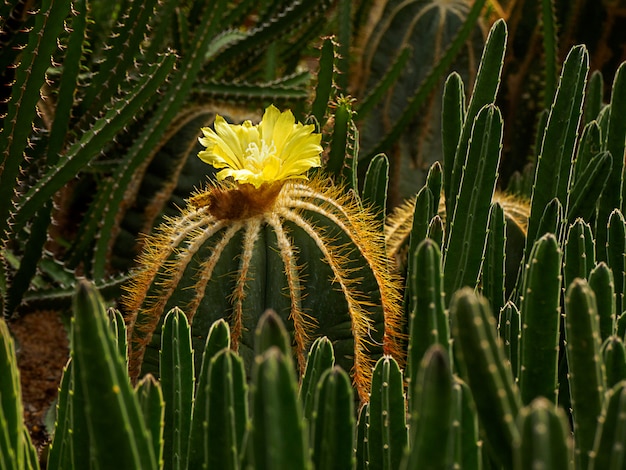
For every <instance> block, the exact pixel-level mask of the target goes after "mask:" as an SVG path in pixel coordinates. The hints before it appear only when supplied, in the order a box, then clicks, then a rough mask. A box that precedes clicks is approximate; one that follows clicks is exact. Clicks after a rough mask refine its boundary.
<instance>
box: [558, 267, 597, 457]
mask: <svg viewBox="0 0 626 470" xmlns="http://www.w3.org/2000/svg"><path fill="white" fill-rule="evenodd" d="M565 339H566V353H567V362H568V367H569V379H570V392H571V400H572V408H573V409H572V415H573V419H574V435H575V436H576V441H575V447H574V452H575V458H576V465H577V468H587V463H588V460H589V452H590V451H591V449H592V447H593V441H594V436H595V433H596V423H597V420H598V418H599V416H600V413H601V411H602V402H603V397H604V393H605V391H606V378H605V372H604V364H603V363H602V356H601V353H600V329H599V326H598V310H597V306H596V300H595V296H594V294H593V291H592V290H591V288H590V287H589V285H588V284H587V281H585V280H583V279H576V280H574V282H572V284H571V285H570V286H569V287H568V289H567V293H566V295H565Z"/></svg>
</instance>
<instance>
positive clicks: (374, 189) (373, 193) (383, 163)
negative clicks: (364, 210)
mask: <svg viewBox="0 0 626 470" xmlns="http://www.w3.org/2000/svg"><path fill="white" fill-rule="evenodd" d="M388 185H389V160H388V159H387V156H386V155H385V154H382V153H381V154H380V155H376V156H375V157H374V158H373V159H372V161H371V162H370V164H369V166H368V168H367V173H365V181H363V191H362V193H361V199H362V200H363V204H365V205H368V206H370V207H372V209H373V212H374V213H375V214H376V215H377V217H378V218H379V220H380V221H381V222H382V223H383V224H384V223H385V213H386V211H387V187H388Z"/></svg>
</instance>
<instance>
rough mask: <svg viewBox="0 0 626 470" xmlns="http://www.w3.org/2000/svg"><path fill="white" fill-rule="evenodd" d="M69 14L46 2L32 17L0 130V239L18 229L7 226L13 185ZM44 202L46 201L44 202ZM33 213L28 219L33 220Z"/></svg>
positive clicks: (63, 6) (67, 6)
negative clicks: (51, 61) (33, 20)
mask: <svg viewBox="0 0 626 470" xmlns="http://www.w3.org/2000/svg"><path fill="white" fill-rule="evenodd" d="M69 12H70V4H69V2H63V1H61V2H59V1H54V0H45V1H43V2H42V4H41V6H40V7H39V13H38V14H37V15H35V22H34V26H33V28H32V30H31V31H30V33H29V39H28V43H27V45H26V47H25V48H24V49H23V50H22V51H21V53H20V60H19V65H18V67H17V69H16V70H15V76H14V79H13V83H12V91H11V97H10V99H9V101H8V103H7V108H6V115H5V116H3V121H2V122H3V126H2V129H1V130H0V149H2V156H1V157H0V168H2V172H0V238H1V239H2V240H4V239H5V237H6V235H7V233H6V232H8V231H9V230H13V231H14V232H17V230H18V227H16V226H13V227H11V225H9V221H10V213H11V209H12V208H13V202H12V201H13V197H14V191H15V189H16V185H15V182H16V181H17V179H18V176H19V174H20V167H21V166H22V164H23V163H24V157H25V155H24V150H25V149H26V146H27V145H28V140H29V136H30V133H31V132H32V123H33V122H34V120H35V116H36V113H37V102H38V101H39V100H40V98H41V95H40V93H39V91H40V89H41V87H42V86H43V85H44V81H45V79H46V72H47V69H48V68H49V67H50V58H51V57H52V56H53V54H54V53H55V51H56V49H57V38H58V37H59V35H60V34H61V32H62V31H63V26H64V22H65V19H66V18H67V16H68V14H69ZM46 199H47V198H46ZM34 213H35V210H33V211H32V213H31V214H29V216H32V215H33V214H34Z"/></svg>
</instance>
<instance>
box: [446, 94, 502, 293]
mask: <svg viewBox="0 0 626 470" xmlns="http://www.w3.org/2000/svg"><path fill="white" fill-rule="evenodd" d="M470 107H471V102H470ZM468 119H469V111H468ZM502 126H503V123H502V116H501V115H500V111H499V110H498V108H496V107H495V106H493V105H487V106H485V107H484V108H482V109H481V110H480V112H479V113H478V115H477V117H476V120H475V122H474V124H473V126H472V137H471V139H470V140H469V141H468V147H467V158H466V159H465V164H464V166H463V168H464V173H463V177H462V178H461V179H460V180H459V189H458V191H457V192H455V193H454V197H457V203H456V206H455V209H454V214H453V216H452V217H450V216H449V214H447V220H448V221H449V222H448V224H447V228H448V238H447V244H446V249H445V254H444V261H443V276H444V291H445V293H446V299H447V300H448V301H449V300H450V297H451V296H452V294H453V293H454V292H455V291H456V290H457V289H459V288H460V287H463V286H471V287H475V286H476V284H477V282H478V279H479V274H480V266H481V263H482V258H483V248H484V246H485V239H486V238H487V225H488V218H489V207H490V205H491V198H492V196H493V192H494V190H495V185H496V179H497V176H498V163H499V161H500V147H501V144H502ZM458 155H459V154H458V153H457V156H458ZM452 178H453V180H454V178H455V176H454V174H453V175H452ZM454 184H455V183H454V181H453V183H452V185H453V187H454Z"/></svg>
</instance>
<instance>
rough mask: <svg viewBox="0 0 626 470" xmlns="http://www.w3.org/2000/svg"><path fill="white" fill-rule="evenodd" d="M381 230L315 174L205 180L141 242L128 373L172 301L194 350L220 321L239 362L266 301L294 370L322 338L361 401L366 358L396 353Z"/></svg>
mask: <svg viewBox="0 0 626 470" xmlns="http://www.w3.org/2000/svg"><path fill="white" fill-rule="evenodd" d="M259 126H260V125H259ZM233 127H235V126H233ZM241 127H245V125H244V126H239V128H241ZM275 133H277V131H275ZM263 145H266V143H263ZM249 148H250V147H249ZM255 149H256V150H258V148H255ZM266 150H267V149H263V151H266ZM267 165H268V164H267V163H266V164H265V166H264V167H263V168H265V169H266V168H267ZM229 171H230V170H229ZM264 171H265V170H264ZM229 176H232V174H229ZM218 178H219V174H218ZM379 227H380V222H378V221H377V220H376V218H375V216H373V215H371V214H369V213H368V212H367V211H365V210H363V209H362V208H361V207H360V205H359V203H358V201H357V200H356V199H355V198H353V197H351V196H350V195H347V194H346V193H345V192H344V191H343V190H342V189H341V188H339V187H336V186H333V185H332V184H330V183H329V182H328V181H327V180H324V179H323V177H317V178H314V179H313V180H311V181H306V182H302V181H299V180H294V179H291V180H286V181H271V182H263V183H262V184H259V185H258V186H257V185H256V184H254V182H253V184H250V183H239V184H232V183H229V182H223V183H218V184H214V185H212V186H209V187H208V188H207V189H206V190H205V191H204V192H200V193H198V194H196V195H195V196H193V197H192V198H191V199H190V200H189V204H188V207H187V208H186V209H184V210H183V212H182V214H181V215H180V216H179V217H178V218H176V219H171V220H169V221H168V222H167V223H166V224H164V225H163V227H162V228H161V229H160V230H159V231H158V233H157V234H156V235H154V236H152V237H151V238H149V239H148V240H147V242H146V248H145V249H144V252H143V254H142V255H141V257H140V259H139V265H140V266H141V269H140V270H138V272H137V273H136V275H135V276H134V278H133V282H132V283H131V284H130V286H129V288H128V291H129V295H128V296H127V299H126V303H125V304H126V309H127V311H128V314H129V323H130V327H131V328H132V334H131V349H132V351H131V355H130V368H131V374H132V375H134V376H137V375H138V374H139V373H140V372H141V373H146V372H152V371H155V370H156V368H157V363H158V355H157V352H158V345H159V342H160V338H159V331H160V325H161V323H162V318H163V316H164V312H167V311H168V310H170V309H171V308H173V307H174V306H178V307H180V308H181V309H183V311H184V312H185V313H186V314H187V316H188V318H189V320H190V323H191V325H192V337H193V341H194V342H195V344H194V347H195V348H196V349H198V350H199V349H200V348H201V345H202V344H203V343H204V338H206V336H207V334H208V331H209V328H210V325H211V324H212V323H213V322H214V321H216V320H217V319H219V318H225V319H227V321H228V322H229V324H230V327H231V345H232V347H233V349H235V350H238V351H239V353H240V354H241V356H242V357H243V358H244V363H246V365H247V368H248V370H249V369H250V366H251V364H252V358H253V356H254V335H253V332H254V330H255V327H256V324H257V322H258V319H259V318H260V316H261V314H262V313H263V312H264V311H265V310H266V309H273V310H275V311H276V312H277V313H278V315H279V316H280V317H281V318H282V320H283V321H284V322H285V324H286V325H287V326H288V329H289V330H290V332H291V334H292V338H293V344H292V345H293V350H294V354H295V356H296V358H297V363H298V365H299V367H300V370H301V372H303V371H304V365H305V361H306V355H307V351H308V349H309V347H310V344H311V342H312V340H313V339H314V338H316V337H320V336H327V337H328V338H329V339H330V340H331V341H332V342H333V346H334V348H335V352H336V357H337V363H338V364H339V365H341V366H342V367H343V368H345V369H346V370H351V371H352V376H353V381H354V383H355V385H356V386H357V388H358V389H359V391H360V393H361V398H365V397H366V395H365V394H366V393H367V388H368V384H369V376H370V375H371V368H372V365H373V363H374V362H373V361H375V359H376V355H380V354H382V353H383V350H384V352H385V353H389V354H392V355H394V356H396V357H397V356H399V345H398V342H397V341H396V340H395V337H396V336H397V335H396V334H395V331H399V329H400V327H401V325H400V320H399V318H400V314H399V311H398V307H397V305H398V304H399V302H398V296H399V293H398V292H399V289H398V288H397V285H396V281H395V280H394V279H393V278H392V277H391V276H390V275H389V274H388V271H387V268H386V259H385V256H384V250H383V236H382V228H379ZM383 325H385V326H383ZM381 345H384V347H381Z"/></svg>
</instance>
